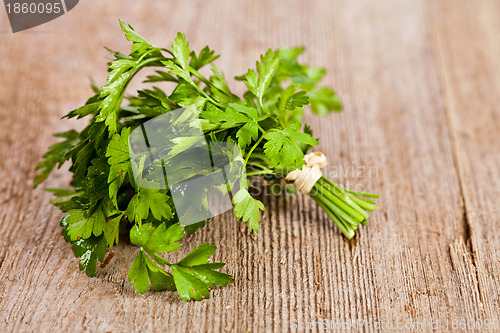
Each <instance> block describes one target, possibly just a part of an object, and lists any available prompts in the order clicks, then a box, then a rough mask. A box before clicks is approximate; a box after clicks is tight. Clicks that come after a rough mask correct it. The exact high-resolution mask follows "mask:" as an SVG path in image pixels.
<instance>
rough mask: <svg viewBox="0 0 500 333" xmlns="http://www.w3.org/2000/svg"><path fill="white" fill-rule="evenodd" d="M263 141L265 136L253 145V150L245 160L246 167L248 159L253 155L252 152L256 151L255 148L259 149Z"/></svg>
mask: <svg viewBox="0 0 500 333" xmlns="http://www.w3.org/2000/svg"><path fill="white" fill-rule="evenodd" d="M262 140H264V136H263V135H262V136H261V137H260V138H259V140H257V142H256V143H255V144H254V145H253V147H252V149H250V151H249V152H248V154H247V157H246V158H245V165H246V164H247V162H248V159H249V158H250V156H251V155H252V152H253V151H254V150H255V148H257V146H258V145H259V144H260V143H261V142H262Z"/></svg>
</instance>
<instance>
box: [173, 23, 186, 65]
mask: <svg viewBox="0 0 500 333" xmlns="http://www.w3.org/2000/svg"><path fill="white" fill-rule="evenodd" d="M172 53H173V55H174V58H175V60H177V62H178V63H179V65H180V66H181V68H182V69H183V70H185V71H187V70H188V68H189V67H188V59H189V53H190V50H189V42H188V41H187V40H186V36H185V35H184V34H182V33H180V32H178V33H177V37H176V38H175V40H174V41H173V43H172Z"/></svg>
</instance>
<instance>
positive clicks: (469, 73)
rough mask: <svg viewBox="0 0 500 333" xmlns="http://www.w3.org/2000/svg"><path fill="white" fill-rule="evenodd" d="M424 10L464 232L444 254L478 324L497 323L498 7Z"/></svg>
mask: <svg viewBox="0 0 500 333" xmlns="http://www.w3.org/2000/svg"><path fill="white" fill-rule="evenodd" d="M429 11H430V13H431V17H432V21H433V27H434V29H433V32H434V35H433V37H434V48H435V50H436V53H437V55H438V57H437V59H438V61H439V64H440V66H439V69H440V76H441V81H442V82H443V95H444V97H445V110H446V114H447V121H448V126H449V128H450V132H451V134H452V140H453V146H454V157H455V160H456V165H457V167H458V171H459V179H460V184H461V191H462V196H463V202H464V206H465V212H464V222H465V224H466V227H467V229H466V234H465V239H464V240H460V241H458V243H454V244H452V245H450V255H451V256H452V258H453V262H454V263H455V262H456V264H457V265H458V266H459V267H460V268H461V269H460V270H458V269H457V271H458V272H459V274H464V273H466V272H467V275H468V276H462V277H461V278H460V281H461V282H463V283H465V285H464V287H465V286H467V287H468V289H470V290H472V291H474V295H475V297H474V300H473V301H474V303H476V304H477V305H478V311H479V313H477V314H476V318H484V319H487V318H489V319H492V318H496V319H498V317H499V314H500V292H499V291H500V274H499V272H500V232H499V230H498V229H499V227H500V217H499V214H498V213H499V212H500V199H499V198H500V167H499V166H500V154H499V152H500V149H499V143H498V142H499V139H500V136H499V134H498V133H499V130H500V117H499V116H500V112H499V110H498V105H499V103H500V94H499V91H500V81H499V77H500V76H499V75H500V60H499V59H500V49H499V44H498V33H499V31H500V30H499V29H500V21H499V18H500V6H499V4H498V3H497V2H494V1H478V2H476V3H474V5H472V4H470V3H467V2H465V1H464V2H462V1H459V2H456V1H453V2H451V1H442V2H440V3H430V4H429ZM444 13H445V15H443V14H444ZM463 241H465V242H466V244H463ZM459 261H460V262H459ZM469 283H471V284H472V285H469ZM464 296H466V295H464Z"/></svg>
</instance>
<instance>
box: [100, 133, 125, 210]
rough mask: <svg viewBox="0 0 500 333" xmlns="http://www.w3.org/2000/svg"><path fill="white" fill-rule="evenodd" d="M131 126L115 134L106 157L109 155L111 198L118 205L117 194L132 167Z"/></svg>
mask: <svg viewBox="0 0 500 333" xmlns="http://www.w3.org/2000/svg"><path fill="white" fill-rule="evenodd" d="M129 136H130V128H124V129H122V132H121V134H118V133H116V134H114V135H113V137H112V138H111V141H110V142H109V144H108V148H107V150H106V157H108V164H109V165H110V168H109V175H108V179H107V183H108V184H109V198H110V199H111V200H112V201H113V203H114V205H115V206H117V205H118V204H117V195H118V190H119V189H120V186H122V184H123V181H124V179H125V176H126V174H127V172H128V170H129V168H130V155H129V149H128V138H129Z"/></svg>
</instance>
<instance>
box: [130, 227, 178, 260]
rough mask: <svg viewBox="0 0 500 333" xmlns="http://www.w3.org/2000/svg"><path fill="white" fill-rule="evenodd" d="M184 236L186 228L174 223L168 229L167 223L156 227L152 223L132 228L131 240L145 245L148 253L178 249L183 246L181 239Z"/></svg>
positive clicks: (133, 242) (139, 244)
mask: <svg viewBox="0 0 500 333" xmlns="http://www.w3.org/2000/svg"><path fill="white" fill-rule="evenodd" d="M183 236H184V228H183V227H181V226H180V225H179V224H172V225H171V226H170V227H168V229H167V228H166V226H165V223H161V224H160V225H159V226H157V227H154V226H153V225H152V224H151V223H145V224H142V225H135V226H134V227H132V230H130V242H131V243H132V244H134V245H137V246H141V247H143V248H144V249H145V250H146V251H147V252H148V253H164V252H172V251H176V250H177V249H179V247H181V243H179V240H180V239H181V238H182V237H183Z"/></svg>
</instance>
